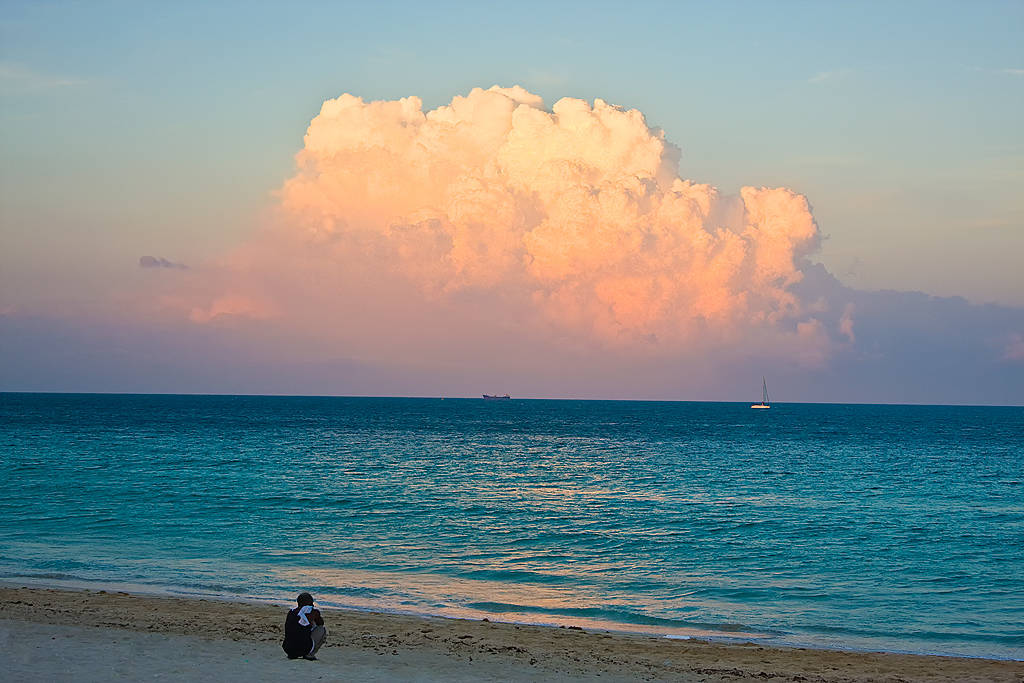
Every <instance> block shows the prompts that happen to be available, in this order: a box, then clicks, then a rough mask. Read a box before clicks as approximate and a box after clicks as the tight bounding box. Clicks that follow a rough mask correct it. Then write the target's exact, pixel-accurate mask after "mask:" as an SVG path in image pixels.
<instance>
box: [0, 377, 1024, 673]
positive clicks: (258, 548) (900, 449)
mask: <svg viewBox="0 0 1024 683" xmlns="http://www.w3.org/2000/svg"><path fill="white" fill-rule="evenodd" d="M0 443H2V446H3V453H4V460H5V468H4V469H5V471H6V475H5V476H4V477H2V478H0V579H4V580H7V581H8V582H18V581H23V582H26V583H27V582H36V583H40V582H42V583H47V582H49V583H54V584H59V585H78V586H81V585H95V586H99V585H104V586H115V585H116V586H132V587H134V588H135V589H136V590H138V589H142V590H150V591H153V592H166V591H169V592H175V593H185V594H199V595H219V596H229V597H241V596H246V597H253V596H255V597H260V598H266V599H284V600H287V599H291V598H292V597H293V596H294V595H295V593H297V592H298V591H299V590H310V591H311V592H313V593H314V594H315V595H316V596H317V597H318V598H319V600H320V601H321V602H322V603H325V604H329V605H335V606H348V607H356V608H371V609H378V610H385V611H387V610H391V611H404V612H413V613H421V614H438V615H450V616H462V617H472V618H482V617H488V618H490V619H492V620H495V619H502V620H507V621H525V622H534V623H549V624H564V625H581V626H584V627H592V628H615V629H621V630H632V631H646V632H651V633H656V634H661V635H664V634H676V635H708V634H710V635H713V636H716V637H736V638H742V639H743V640H759V641H760V640H761V639H763V642H765V643H769V644H771V643H779V644H783V643H785V644H802V645H810V646H818V647H846V648H855V649H881V650H890V651H909V652H929V653H941V654H963V655H971V656H990V657H1001V658H1013V659H1024V597H1022V596H1024V410H1022V409H1020V408H979V407H924V406H866V405H810V404H802V405H801V404H796V405H785V404H779V405H774V406H773V407H772V408H771V409H770V410H751V409H750V407H749V403H747V404H732V403H675V402H618V401H541V400H536V401H532V400H531V401H526V400H511V401H501V402H484V401H482V400H472V399H446V400H441V399H398V398H289V397H230V396H222V397H218V396H117V395H52V394H50V395H48V394H0Z"/></svg>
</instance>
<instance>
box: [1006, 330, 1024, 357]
mask: <svg viewBox="0 0 1024 683" xmlns="http://www.w3.org/2000/svg"><path fill="white" fill-rule="evenodd" d="M1003 341H1004V343H1005V346H1004V347H1003V360H1009V361H1024V337H1022V336H1021V335H1019V334H1008V335H1006V337H1005V338H1004V340H1003Z"/></svg>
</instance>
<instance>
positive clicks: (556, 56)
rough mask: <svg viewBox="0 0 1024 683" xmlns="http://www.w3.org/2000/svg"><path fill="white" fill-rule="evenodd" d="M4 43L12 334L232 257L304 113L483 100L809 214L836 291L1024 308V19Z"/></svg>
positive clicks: (355, 30) (572, 5)
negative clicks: (637, 137) (593, 122)
mask: <svg viewBox="0 0 1024 683" xmlns="http://www.w3.org/2000/svg"><path fill="white" fill-rule="evenodd" d="M0 45H2V47H0V63H2V66H0V240H2V241H0V245H2V248H0V309H2V310H4V311H7V312H9V313H16V314H17V315H30V314H31V315H45V316H53V317H54V319H59V318H60V317H61V315H63V313H62V311H68V310H74V311H76V315H79V314H80V313H81V311H82V310H84V309H90V310H97V311H100V310H102V311H107V312H110V311H114V310H116V304H114V303H112V302H116V301H117V300H118V298H119V297H121V296H123V293H124V292H125V291H126V290H132V289H133V288H134V287H135V286H136V282H137V279H138V278H139V277H140V276H139V269H138V260H139V257H140V256H142V255H153V256H156V257H160V258H166V259H168V260H169V261H171V262H174V263H184V264H189V265H190V266H195V265H196V264H201V263H204V262H207V261H210V260H212V259H216V258H218V257H219V256H220V255H222V254H223V253H225V252H226V251H228V250H230V249H231V248H233V247H234V246H236V245H238V244H240V243H243V242H245V241H246V240H247V239H248V237H249V236H250V235H251V234H252V233H253V232H254V231H256V230H257V229H258V226H259V225H260V223H261V221H262V220H263V217H264V216H265V212H266V211H267V210H268V209H269V208H272V207H273V206H274V205H275V204H276V202H277V199H276V197H275V193H276V192H278V191H279V190H280V188H281V186H282V184H283V182H284V181H285V180H286V179H287V178H289V177H291V176H292V175H294V168H295V166H294V164H295V162H294V155H295V154H296V153H297V152H298V151H299V150H300V149H302V145H303V134H304V133H305V131H306V127H307V126H308V125H309V122H310V120H311V119H312V118H313V117H314V116H316V114H317V113H318V111H319V110H320V107H321V105H322V103H323V102H324V101H325V100H328V99H331V98H334V97H337V96H339V95H341V94H342V93H346V92H348V93H352V94H354V95H357V96H360V97H362V98H363V99H364V100H367V101H370V100H395V99H398V98H400V97H405V96H409V95H416V96H418V97H420V98H421V99H422V100H423V107H424V109H425V110H426V109H433V108H436V107H438V106H441V105H444V104H446V103H448V102H450V101H451V99H452V98H453V97H454V96H458V95H466V94H467V93H469V91H470V90H471V89H472V88H474V87H478V86H479V87H483V88H488V87H490V86H491V85H495V84H499V85H502V86H513V85H520V86H522V87H523V88H526V89H527V90H529V91H530V92H532V93H535V94H537V95H540V96H541V97H543V98H544V101H545V103H546V105H547V106H549V107H550V106H551V105H552V104H553V103H554V102H555V101H557V100H558V99H560V98H562V97H574V98H579V99H583V100H587V101H588V102H591V103H593V102H594V100H595V99H596V98H601V99H603V100H605V101H607V102H610V103H612V104H616V105H620V106H622V107H623V108H625V109H637V110H639V111H641V112H642V113H643V114H644V116H645V117H646V120H647V123H648V124H649V125H651V126H656V127H659V128H661V129H662V130H663V131H664V133H665V136H666V138H667V139H668V141H670V142H671V143H672V144H674V145H676V146H678V147H679V148H680V149H681V161H680V170H679V175H680V176H681V177H682V178H685V179H692V180H694V181H695V182H699V183H710V184H711V185H714V186H716V187H718V188H719V189H720V190H721V191H722V192H723V193H736V192H738V191H739V189H740V188H741V187H743V186H754V187H761V186H766V187H787V188H790V189H792V190H794V191H796V192H798V193H801V194H803V195H805V196H806V197H807V198H808V201H809V202H810V205H811V206H812V207H813V212H814V217H815V219H816V220H817V222H818V225H819V227H820V230H821V233H822V234H823V236H824V237H825V239H824V240H823V243H822V247H821V249H820V251H818V252H817V253H815V254H813V255H812V256H811V260H812V261H814V262H818V263H821V264H822V265H823V266H824V268H825V269H827V271H828V273H830V274H831V276H834V277H835V278H836V279H838V281H839V282H841V283H842V284H843V285H845V286H847V287H848V288H850V289H852V290H855V291H858V292H877V291H878V290H895V291H900V292H922V293H924V294H927V295H933V296H938V297H952V296H962V297H965V298H966V299H967V300H968V301H969V302H970V303H971V304H975V305H982V304H1000V305H1002V306H1004V307H1010V308H1012V309H1019V308H1021V307H1024V276H1021V275H1020V272H1019V271H1020V265H1019V264H1020V261H1021V256H1022V255H1024V191H1022V188H1024V3H1021V2H985V1H979V2H837V3H815V2H718V3H710V2H693V3H689V2H640V3H625V2H589V3H577V2H554V3H548V2H545V3H529V2H526V3H498V2H464V3H459V2H449V3H428V2H379V3H302V2H289V3H283V2H282V3H278V2H257V3H242V2H208V3H206V2H176V3H141V2H53V3H48V2H5V3H3V4H2V5H0ZM111 315H114V314H111ZM115 317H116V315H115ZM119 324H128V325H129V326H130V323H128V322H126V321H121V322H120V323H119ZM1010 327H1012V325H1011V326H1010ZM1019 332H1024V330H1016V328H1013V329H1007V330H1006V331H1005V333H1006V334H1009V335H1011V336H1012V335H1013V334H1017V333H1019ZM1000 334H1002V332H1000ZM1011 338H1012V337H1011ZM19 377H20V379H19V383H18V384H17V387H19V388H20V387H25V386H26V385H32V382H31V378H29V377H22V376H19ZM428 385H429V383H428ZM40 386H41V385H40ZM76 386H77V385H76ZM0 388H4V387H3V385H2V384H0ZM29 388H31V386H29ZM83 388H84V389H88V388H89V385H88V382H86V383H85V384H84V385H83ZM491 388H492V389H495V387H491ZM382 391H383V393H387V392H386V391H384V390H382ZM552 391H555V390H554V389H552ZM595 391H597V390H596V389H595ZM600 391H602V392H604V393H608V392H609V391H611V390H609V389H601V390H600ZM865 391H867V389H865ZM567 393H571V392H567ZM584 393H586V392H584ZM634 393H635V392H634Z"/></svg>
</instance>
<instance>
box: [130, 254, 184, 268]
mask: <svg viewBox="0 0 1024 683" xmlns="http://www.w3.org/2000/svg"><path fill="white" fill-rule="evenodd" d="M139 268H170V269H172V270H188V266H186V265H185V264H183V263H172V262H170V261H168V260H167V259H165V258H156V257H154V256H143V257H141V258H139Z"/></svg>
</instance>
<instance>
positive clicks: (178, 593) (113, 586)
mask: <svg viewBox="0 0 1024 683" xmlns="http://www.w3.org/2000/svg"><path fill="white" fill-rule="evenodd" d="M5 588H29V589H35V590H42V591H57V592H66V593H83V592H84V593H90V592H91V593H94V594H100V593H118V594H131V595H132V596H136V597H152V598H172V599H181V600H196V601H201V602H205V601H214V602H226V603H232V604H235V603H238V604H246V605H264V606H265V605H270V606H276V607H280V608H283V609H284V610H288V609H290V608H291V607H292V606H294V598H293V597H284V596H282V597H280V598H275V597H263V596H259V595H242V594H232V593H216V592H206V591H201V590H188V589H184V588H179V589H175V588H173V587H172V588H168V587H163V586H153V585H148V584H132V583H124V582H113V581H87V580H74V579H59V578H52V579H51V578H43V579H40V578H28V577H22V578H12V577H0V590H3V589H5ZM317 605H318V606H319V607H320V608H321V609H326V610H330V611H332V612H340V613H355V614H377V615H381V616H398V617H403V618H404V617H410V618H414V619H447V620H452V621H457V622H479V621H483V622H488V623H503V624H513V625H517V626H531V627H537V628H554V629H559V628H569V629H573V630H586V631H589V632H602V633H609V634H619V635H624V636H636V637H647V638H655V639H657V638H665V639H668V640H684V641H685V640H697V641H707V642H712V643H720V644H723V645H734V644H738V643H743V642H746V643H748V644H751V643H752V644H754V645H757V646H760V647H765V648H770V649H779V648H781V649H797V650H821V651H826V652H850V653H876V654H878V653H885V654H894V655H911V656H921V657H951V658H957V659H979V660H994V661H1012V662H1024V656H1022V657H1012V656H1000V655H994V654H980V655H978V654H965V653H957V652H927V651H918V650H899V649H892V648H885V647H870V646H861V647H858V646H855V645H849V644H833V645H830V644H822V643H815V642H813V641H811V640H809V639H808V640H800V638H799V637H798V636H792V637H790V638H785V637H781V636H779V635H770V634H765V633H761V632H758V631H734V632H723V631H716V630H708V629H699V628H696V627H688V628H680V627H671V626H669V627H664V628H661V629H656V628H646V629H645V628H644V627H642V626H636V627H633V625H631V624H628V623H618V622H605V621H598V620H595V619H589V618H564V619H563V621H564V622H565V623H558V620H554V621H533V620H516V619H504V618H502V615H496V614H492V613H486V612H481V613H479V614H467V615H463V614H444V613H428V612H423V611H417V610H410V609H405V610H403V609H389V608H386V607H385V608H381V607H379V606H363V605H347V604H346V605H342V604H338V603H332V602H331V601H330V600H326V599H325V600H320V599H318V600H317ZM0 618H2V617H0ZM1021 683H1024V679H1022V682H1021Z"/></svg>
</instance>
